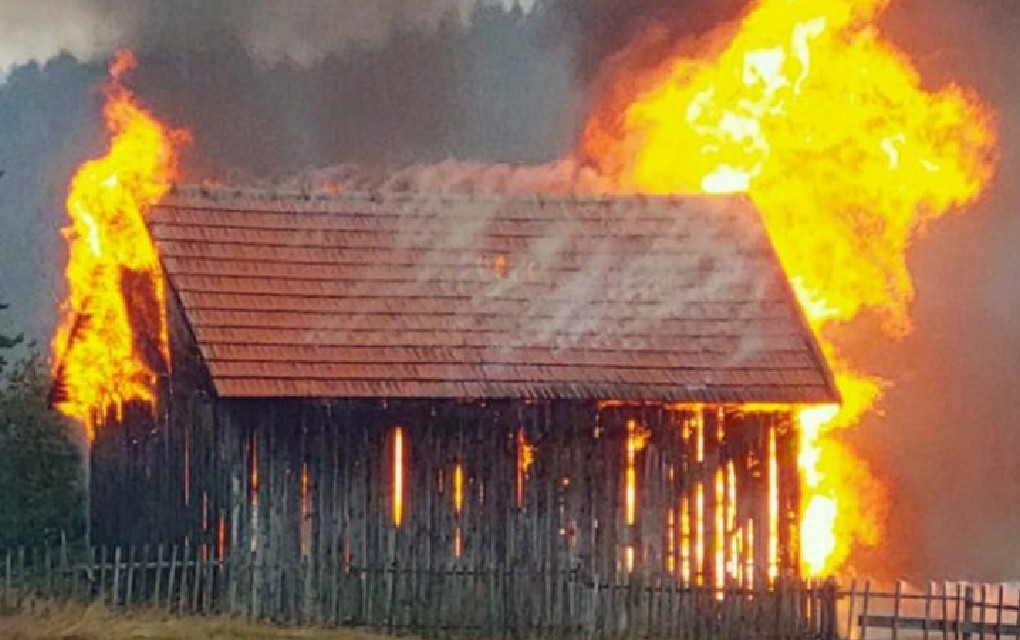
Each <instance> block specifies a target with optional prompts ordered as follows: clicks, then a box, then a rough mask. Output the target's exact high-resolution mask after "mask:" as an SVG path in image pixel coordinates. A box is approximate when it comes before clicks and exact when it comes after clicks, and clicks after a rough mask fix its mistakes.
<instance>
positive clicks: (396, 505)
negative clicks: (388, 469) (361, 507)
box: [393, 427, 404, 529]
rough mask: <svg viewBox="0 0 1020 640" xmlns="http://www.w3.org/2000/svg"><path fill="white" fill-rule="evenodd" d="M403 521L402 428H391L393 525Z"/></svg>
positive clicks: (398, 524) (396, 525)
mask: <svg viewBox="0 0 1020 640" xmlns="http://www.w3.org/2000/svg"><path fill="white" fill-rule="evenodd" d="M403 522H404V430H403V429H402V428H401V427H396V428H395V429H394V430H393V526H394V527H396V528H398V529H399V528H400V525H401V524H403Z"/></svg>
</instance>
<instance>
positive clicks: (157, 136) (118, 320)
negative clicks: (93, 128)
mask: <svg viewBox="0 0 1020 640" xmlns="http://www.w3.org/2000/svg"><path fill="white" fill-rule="evenodd" d="M134 66H135V59H134V56H133V55H132V54H131V52H129V51H120V52H118V53H117V55H116V57H115V58H114V61H113V63H112V64H111V65H110V74H111V76H110V81H109V82H108V84H107V85H106V87H105V95H106V105H105V107H104V109H103V117H104V120H105V123H106V129H107V131H108V132H109V134H110V136H111V140H110V146H109V149H108V150H107V152H106V154H105V155H103V156H102V157H100V158H97V159H94V160H90V161H88V162H86V163H85V164H84V165H82V166H81V167H80V168H79V169H78V172H77V173H76V174H75V176H74V178H73V180H72V182H71V188H70V193H69V194H68V197H67V213H68V215H69V216H70V219H71V225H70V226H69V227H67V228H66V229H64V236H65V238H66V239H67V243H68V254H69V255H68V266H67V281H68V289H69V293H68V297H67V300H65V301H64V303H63V305H62V306H61V316H62V317H61V322H60V326H59V327H58V329H57V331H56V334H55V335H54V338H53V342H52V351H53V354H54V358H53V362H54V376H55V377H56V379H57V380H58V381H59V383H60V387H61V397H60V398H58V400H57V402H56V405H57V408H58V409H59V410H60V411H61V412H62V413H63V414H65V415H67V416H69V417H71V418H73V419H75V420H76V421H78V422H80V423H81V424H83V425H84V426H85V428H86V430H87V433H88V437H89V440H90V441H91V440H92V439H93V437H94V435H95V434H94V428H95V426H96V423H97V421H99V420H101V419H103V418H104V417H105V416H106V415H107V414H109V412H110V411H111V410H112V411H116V412H117V413H118V414H119V412H120V411H121V409H122V407H123V405H124V404H125V403H127V402H132V401H141V402H145V403H149V404H152V403H153V401H154V399H155V387H156V381H157V378H158V376H159V374H160V373H162V372H163V371H165V369H166V366H167V362H168V359H169V353H168V349H169V347H168V341H167V324H166V307H165V299H164V283H163V276H162V270H161V269H160V265H159V259H158V257H157V255H156V251H155V248H154V246H153V244H152V241H151V239H150V238H149V233H148V229H147V228H146V226H145V213H146V211H147V210H148V208H149V207H150V206H152V205H153V204H154V203H156V202H158V201H159V200H160V198H162V197H163V195H164V194H165V193H166V192H167V190H168V189H169V188H170V184H171V182H172V181H173V180H174V178H175V176H176V171H177V169H176V161H177V150H176V147H177V145H179V144H181V143H183V142H185V141H186V139H187V133H186V132H184V131H174V130H170V129H168V128H167V127H166V126H164V125H163V124H161V123H160V122H159V121H157V120H156V118H155V117H154V116H153V115H152V114H151V113H149V112H147V111H145V110H144V109H142V108H141V107H139V106H138V104H137V103H136V101H135V97H134V95H133V94H132V93H131V91H129V90H128V89H127V88H125V87H124V85H123V84H122V82H121V81H122V77H123V74H124V73H126V72H127V71H128V70H129V69H131V68H133V67H134Z"/></svg>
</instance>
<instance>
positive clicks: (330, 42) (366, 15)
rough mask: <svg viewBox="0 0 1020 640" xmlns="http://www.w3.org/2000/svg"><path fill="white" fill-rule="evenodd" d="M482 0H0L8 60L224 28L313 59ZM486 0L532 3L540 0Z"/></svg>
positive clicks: (1, 58) (273, 55) (89, 53)
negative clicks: (292, 0)
mask: <svg viewBox="0 0 1020 640" xmlns="http://www.w3.org/2000/svg"><path fill="white" fill-rule="evenodd" d="M478 4H481V3H479V2H477V0H372V1H371V2H364V1H362V0H305V1H303V2H297V3H295V2H289V1H288V0H217V1H216V2H206V1H204V0H174V1H173V2H165V1H162V0H47V1H46V2H18V1H16V0H2V1H0V23H2V24H3V25H4V38H3V41H2V42H0V70H3V71H7V70H9V69H10V68H12V67H13V66H15V65H19V64H25V63H27V62H31V61H35V62H39V63H43V62H46V61H47V60H49V59H51V58H53V57H56V56H57V55H59V54H61V53H63V52H67V53H70V54H71V55H73V56H75V57H76V58H78V59H79V60H92V59H96V58H102V57H105V56H107V55H109V54H110V53H112V52H113V50H114V49H115V48H117V47H123V46H128V47H132V48H135V49H139V50H142V51H159V50H182V49H189V50H201V49H203V48H208V47H210V46H212V47H215V46H216V45H215V43H216V42H217V41H221V40H222V39H224V38H228V39H235V40H238V41H240V42H243V43H245V45H246V46H247V47H248V48H249V50H250V51H251V52H252V54H254V55H255V56H256V57H258V58H260V59H262V60H264V61H266V62H269V63H277V62H285V61H289V62H295V63H298V64H312V63H315V62H318V61H320V60H322V59H323V58H325V57H326V56H328V55H331V54H337V53H343V52H344V51H346V50H348V49H350V48H351V47H354V46H367V47H383V46H386V45H387V44H388V43H389V42H390V41H391V39H392V37H393V35H394V34H396V33H399V32H401V31H409V30H410V31H427V30H434V29H436V28H438V26H439V25H440V24H441V23H442V22H443V21H444V20H460V21H466V20H468V19H469V17H470V13H471V11H472V10H473V8H474V7H475V6H476V5H478ZM485 4H493V5H502V6H506V7H520V8H521V10H527V9H530V7H531V6H532V5H533V4H534V0H490V1H489V2H486V3H485Z"/></svg>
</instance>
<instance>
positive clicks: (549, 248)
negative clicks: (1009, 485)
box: [151, 189, 837, 403]
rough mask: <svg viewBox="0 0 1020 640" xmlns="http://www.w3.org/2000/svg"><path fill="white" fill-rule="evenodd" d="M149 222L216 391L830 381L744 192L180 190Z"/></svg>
mask: <svg viewBox="0 0 1020 640" xmlns="http://www.w3.org/2000/svg"><path fill="white" fill-rule="evenodd" d="M151 229H152V235H153V238H154V239H155V241H156V244H157V246H158V248H159V252H160V255H161V258H162V261H163V264H164V267H165V269H166V273H167V276H168V278H169V282H170V284H171V287H172V289H173V291H174V292H176V294H177V295H178V296H179V298H180V301H181V303H182V307H183V312H184V315H185V318H186V319H187V321H188V322H189V324H190V325H191V328H192V330H193V331H194V335H195V337H196V339H197V341H198V346H199V348H200V350H201V353H202V356H203V358H204V360H205V362H206V364H207V366H208V368H209V372H210V374H211V376H212V380H213V383H214V385H215V387H216V391H217V393H219V394H220V395H221V396H224V397H259V396H265V397H279V396H298V397H434V398H564V399H617V400H661V401H678V402H727V403H729V402H735V403H741V402H776V403H794V402H795V403H815V402H831V401H833V400H835V399H836V397H837V394H836V392H835V390H834V388H833V384H832V380H831V376H830V374H829V372H828V370H827V368H826V365H825V362H824V360H823V358H822V356H821V354H820V352H819V350H818V348H817V345H816V344H815V342H814V339H813V337H812V336H811V333H810V331H809V329H808V328H807V326H806V325H805V323H804V320H803V317H802V315H801V313H800V311H799V309H798V308H797V305H796V302H795V300H794V297H793V295H792V293H791V291H790V288H789V287H788V286H787V283H786V280H785V276H784V274H783V272H782V270H781V269H780V267H779V264H778V261H777V259H776V256H775V254H774V252H773V251H772V248H771V246H770V244H769V242H768V240H767V237H766V235H765V232H764V229H763V228H762V226H761V222H760V219H759V217H758V215H757V213H756V212H755V211H754V209H753V208H752V207H751V206H750V205H749V204H748V203H747V202H746V201H745V200H742V199H728V198H702V197H692V198H640V197H621V198H604V199H596V198H589V199H566V198H557V199H542V198H537V197H536V198H521V197H505V198H500V197H467V196H428V195H413V194H401V195H389V196H379V195H374V196H373V195H341V196H317V195H316V196H303V195H276V194H271V193H268V192H231V191H229V190H219V191H212V192H210V191H205V190H197V189H191V190H187V189H178V190H175V191H174V192H173V193H172V194H171V195H170V196H168V197H167V198H166V199H165V200H164V202H162V203H161V204H160V205H159V206H158V207H155V208H154V210H153V212H152V216H151Z"/></svg>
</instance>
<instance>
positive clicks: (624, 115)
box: [578, 0, 995, 575]
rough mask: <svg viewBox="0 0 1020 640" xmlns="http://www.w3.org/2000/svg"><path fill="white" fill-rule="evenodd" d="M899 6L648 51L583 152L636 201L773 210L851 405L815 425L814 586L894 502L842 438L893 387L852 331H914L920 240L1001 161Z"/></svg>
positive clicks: (809, 508) (778, 19) (768, 17)
mask: <svg viewBox="0 0 1020 640" xmlns="http://www.w3.org/2000/svg"><path fill="white" fill-rule="evenodd" d="M890 1H891V0H798V1H796V2H792V1H791V0H757V1H755V2H753V3H752V4H751V6H750V7H749V9H748V10H747V11H746V13H745V15H744V16H743V17H742V18H741V19H740V20H739V21H737V22H735V23H733V24H729V25H725V26H722V27H719V28H718V29H716V30H715V31H714V32H713V33H710V34H708V35H706V36H704V37H703V38H701V39H700V40H699V41H697V42H684V43H680V44H679V45H678V46H677V48H676V50H675V52H674V53H673V54H672V55H670V56H668V57H667V58H666V60H665V61H664V62H663V63H662V64H660V65H658V66H657V67H654V68H651V69H648V68H644V69H635V68H634V67H635V66H637V65H635V64H632V61H633V60H640V61H644V60H648V59H649V56H648V55H647V53H648V52H647V51H644V50H643V49H642V47H643V46H645V45H644V43H643V42H637V43H634V45H633V47H632V49H631V50H630V51H625V52H624V53H623V54H622V55H620V56H618V58H617V59H616V61H615V62H614V63H613V64H615V67H613V68H611V69H609V70H608V71H607V77H606V80H607V82H606V83H605V85H606V86H608V87H610V90H609V91H607V92H605V94H604V96H603V97H602V99H601V100H600V101H598V102H597V103H596V106H595V108H594V109H593V111H592V115H591V117H590V118H589V121H588V123H587V124H586V126H585V130H584V132H583V134H582V140H581V142H580V145H579V150H578V155H579V156H580V159H581V161H582V162H584V163H586V164H590V165H594V166H595V167H596V168H597V169H598V170H599V172H600V173H601V174H603V175H605V176H606V177H608V178H610V179H611V180H612V181H613V182H614V183H615V184H616V185H617V187H618V189H619V190H620V191H623V192H643V193H659V194H685V193H687V194H690V193H747V194H748V195H749V196H750V198H751V199H752V200H753V201H754V203H755V204H756V206H757V208H758V209H759V211H760V212H761V214H762V217H763V220H764V222H765V225H766V227H767V229H768V232H769V235H770V236H771V239H772V242H773V244H774V246H775V248H776V251H777V253H778V254H779V258H780V261H781V262H782V264H783V267H784V269H785V270H786V272H787V274H788V275H789V276H790V278H791V281H792V284H793V287H794V290H795V292H796V294H797V296H798V298H799V300H800V302H801V305H802V308H803V310H804V313H805V315H806V316H807V319H808V321H809V323H810V324H811V326H812V329H813V330H814V332H815V334H816V335H817V336H818V338H819V342H820V343H821V346H822V350H823V352H824V355H825V356H826V357H827V359H828V361H829V363H830V365H831V366H832V367H833V369H834V371H835V374H836V384H837V387H838V388H839V391H840V393H841V396H842V399H843V405H842V407H841V408H839V409H838V410H837V409H836V408H833V407H818V408H811V409H807V410H805V411H803V412H802V413H801V415H800V433H801V446H800V449H801V457H800V461H799V463H800V466H801V472H802V476H803V507H802V509H803V511H802V529H801V539H802V561H803V566H804V570H805V572H806V573H808V574H812V575H817V574H821V573H824V572H829V571H833V570H835V569H837V568H838V567H840V566H841V565H842V564H843V563H844V562H845V561H846V559H847V557H848V555H849V554H850V551H851V549H852V547H853V545H854V544H863V545H874V544H876V543H877V542H878V540H879V539H880V536H881V521H882V513H883V512H884V509H885V501H886V498H885V496H884V490H883V489H882V487H880V486H879V484H878V483H877V481H876V480H875V479H874V478H873V477H872V475H871V473H870V472H869V470H868V467H867V464H866V463H865V462H863V461H862V460H860V459H859V458H858V457H857V456H856V455H854V454H853V452H852V451H851V450H850V449H849V448H848V447H847V446H845V445H844V444H843V443H842V441H841V440H840V439H839V436H838V431H839V430H840V429H843V428H847V427H852V426H853V425H855V424H857V423H858V421H859V419H860V417H861V416H862V415H863V414H864V413H865V412H866V411H867V410H868V409H869V408H870V407H872V406H873V405H874V404H875V403H876V402H877V400H878V398H879V396H880V391H881V387H882V385H883V381H881V380H878V379H877V378H876V377H874V376H871V375H868V374H866V373H863V372H861V371H859V370H858V369H857V367H855V366H854V364H853V363H852V362H851V361H850V360H849V359H848V358H847V357H846V356H845V355H844V353H843V352H842V351H841V349H840V336H841V332H840V330H841V328H843V327H844V326H846V325H847V324H848V323H850V322H852V321H853V320H854V319H856V318H858V317H860V316H861V314H862V313H868V314H869V315H877V316H878V317H881V318H883V319H884V331H885V332H886V333H888V334H889V335H892V336H899V335H902V334H904V333H905V332H906V331H908V330H909V329H910V318H909V306H910V303H911V301H912V299H913V295H914V290H913V285H912V282H911V277H910V273H909V270H908V268H907V262H906V252H907V249H908V247H909V245H910V242H911V241H912V239H913V238H914V236H915V234H916V232H917V231H918V230H919V229H920V228H921V227H923V226H924V225H925V224H926V223H928V222H931V221H933V220H935V219H937V218H938V217H940V216H942V215H944V214H946V213H947V212H949V211H952V210H955V209H958V208H960V207H962V206H964V205H967V204H969V203H972V202H973V201H975V200H976V199H977V198H978V197H979V196H980V194H981V193H982V192H983V190H984V189H985V187H986V185H987V184H988V182H989V181H990V179H991V176H992V174H993V172H994V165H995V132H994V125H993V119H994V118H993V115H992V113H991V109H990V108H989V107H988V106H987V105H985V104H983V102H982V101H981V100H980V99H979V98H978V97H977V96H976V95H974V93H973V92H971V91H969V90H967V89H965V88H963V87H960V86H958V85H955V84H951V85H949V86H946V87H943V88H940V89H937V90H929V89H926V88H924V87H923V86H922V80H921V78H920V76H919V74H918V72H917V71H916V69H915V68H914V66H913V64H912V63H911V61H910V60H909V59H908V58H907V56H906V55H905V54H904V53H902V52H901V51H899V50H898V49H897V48H896V47H895V46H894V45H893V44H892V43H890V42H889V41H888V40H887V39H885V38H884V37H883V35H882V33H881V31H880V29H879V27H878V21H879V18H880V17H881V15H882V13H883V11H884V10H885V9H886V8H887V7H888V5H889V3H890ZM638 64H643V63H641V62H639V63H638ZM695 512H696V513H697V514H700V506H698V507H696V509H695ZM698 517H699V518H700V515H699V516H698ZM699 546H700V545H699Z"/></svg>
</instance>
